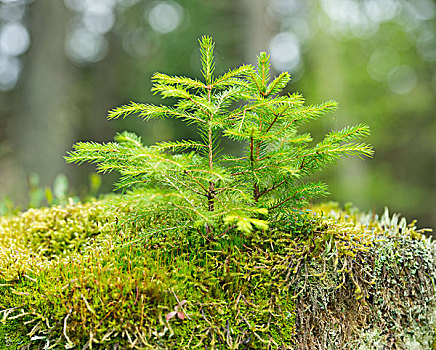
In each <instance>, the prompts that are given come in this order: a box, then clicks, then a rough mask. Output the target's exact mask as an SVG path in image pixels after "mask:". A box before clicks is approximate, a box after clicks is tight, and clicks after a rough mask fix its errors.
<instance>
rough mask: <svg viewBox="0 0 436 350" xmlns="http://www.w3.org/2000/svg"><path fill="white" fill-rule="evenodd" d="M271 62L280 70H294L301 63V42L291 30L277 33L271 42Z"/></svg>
mask: <svg viewBox="0 0 436 350" xmlns="http://www.w3.org/2000/svg"><path fill="white" fill-rule="evenodd" d="M269 52H270V54H271V63H272V65H273V67H274V68H275V69H276V70H278V71H282V70H289V71H293V70H294V69H295V68H296V67H297V66H298V64H299V63H300V44H299V41H298V38H297V37H296V36H295V35H294V34H293V33H290V32H281V33H278V34H277V35H275V36H274V37H273V38H272V40H271V43H270V48H269Z"/></svg>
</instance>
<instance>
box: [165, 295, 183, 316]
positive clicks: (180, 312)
mask: <svg viewBox="0 0 436 350" xmlns="http://www.w3.org/2000/svg"><path fill="white" fill-rule="evenodd" d="M186 303H187V301H186V300H182V301H181V302H179V303H178V304H177V305H176V306H175V307H174V311H171V312H169V313H168V314H167V315H166V316H165V319H166V320H167V321H169V320H171V319H172V318H173V317H174V316H176V315H177V317H178V318H179V319H180V320H184V319H185V318H186V315H185V312H184V310H183V305H185V304H186Z"/></svg>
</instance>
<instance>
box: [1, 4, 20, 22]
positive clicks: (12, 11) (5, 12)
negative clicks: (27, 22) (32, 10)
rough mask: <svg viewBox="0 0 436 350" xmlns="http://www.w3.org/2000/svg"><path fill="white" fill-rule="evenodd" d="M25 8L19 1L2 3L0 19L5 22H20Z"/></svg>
mask: <svg viewBox="0 0 436 350" xmlns="http://www.w3.org/2000/svg"><path fill="white" fill-rule="evenodd" d="M25 12H26V8H25V6H24V4H22V3H20V2H15V3H6V4H2V6H1V7H0V19H1V20H3V21H7V22H20V21H22V20H23V17H24V13H25Z"/></svg>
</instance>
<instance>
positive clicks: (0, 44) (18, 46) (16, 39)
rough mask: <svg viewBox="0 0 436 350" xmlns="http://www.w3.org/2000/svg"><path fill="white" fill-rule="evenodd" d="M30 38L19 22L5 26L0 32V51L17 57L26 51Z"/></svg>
mask: <svg viewBox="0 0 436 350" xmlns="http://www.w3.org/2000/svg"><path fill="white" fill-rule="evenodd" d="M29 45H30V37H29V33H28V32H27V29H26V28H25V27H24V26H23V25H22V24H21V23H19V22H12V23H7V24H5V25H4V26H3V27H2V28H1V31H0V50H1V51H2V52H3V53H5V54H7V55H10V56H19V55H21V54H23V53H24V52H26V51H27V49H28V48H29Z"/></svg>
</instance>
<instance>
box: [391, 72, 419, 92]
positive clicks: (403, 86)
mask: <svg viewBox="0 0 436 350" xmlns="http://www.w3.org/2000/svg"><path fill="white" fill-rule="evenodd" d="M416 83H417V77H416V74H415V71H414V70H413V68H412V67H410V66H406V65H399V66H396V67H394V68H392V70H391V71H390V72H389V75H388V87H389V89H390V90H391V91H392V92H393V93H395V94H398V95H403V94H407V93H408V92H410V91H412V89H413V88H414V87H415V85H416Z"/></svg>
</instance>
